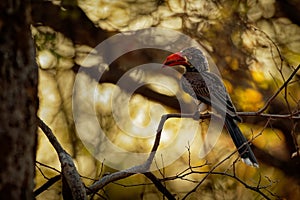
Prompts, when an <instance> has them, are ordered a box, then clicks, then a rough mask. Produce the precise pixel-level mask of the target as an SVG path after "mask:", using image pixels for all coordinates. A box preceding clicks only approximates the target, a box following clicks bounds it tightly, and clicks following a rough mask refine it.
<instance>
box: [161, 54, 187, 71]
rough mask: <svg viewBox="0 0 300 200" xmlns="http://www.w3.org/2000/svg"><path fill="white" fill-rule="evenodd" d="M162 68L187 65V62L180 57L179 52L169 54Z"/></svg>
mask: <svg viewBox="0 0 300 200" xmlns="http://www.w3.org/2000/svg"><path fill="white" fill-rule="evenodd" d="M163 64H164V66H163V67H167V66H175V65H187V64H188V62H187V60H186V58H185V57H183V56H182V55H181V53H180V52H178V53H174V54H171V55H169V56H168V57H167V59H166V60H165V61H164V63H163Z"/></svg>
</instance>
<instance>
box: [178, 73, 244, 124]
mask: <svg viewBox="0 0 300 200" xmlns="http://www.w3.org/2000/svg"><path fill="white" fill-rule="evenodd" d="M181 85H182V88H183V90H184V91H185V92H187V93H188V94H190V95H191V96H192V97H193V98H195V99H198V100H200V101H201V102H203V103H206V104H209V105H212V106H213V108H214V109H216V110H217V111H218V112H220V113H222V112H225V111H226V113H227V115H229V116H231V117H232V118H234V119H236V120H238V121H240V118H239V117H238V116H237V115H236V110H235V107H234V106H233V104H232V101H231V99H230V97H229V95H228V93H227V91H226V88H225V87H224V85H223V82H222V80H221V79H220V78H219V77H218V76H217V75H215V74H213V73H211V72H208V71H205V72H201V73H199V72H189V73H186V74H184V76H183V78H182V81H181Z"/></svg>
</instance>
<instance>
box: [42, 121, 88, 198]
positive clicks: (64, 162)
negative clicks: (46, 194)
mask: <svg viewBox="0 0 300 200" xmlns="http://www.w3.org/2000/svg"><path fill="white" fill-rule="evenodd" d="M38 123H39V127H40V128H41V129H42V130H43V132H44V133H45V135H46V136H47V138H48V139H49V141H50V143H51V144H52V146H53V147H54V149H55V150H56V153H57V154H58V157H59V160H60V163H61V168H62V175H63V177H62V178H64V179H65V180H66V183H67V187H69V189H70V191H71V193H72V197H73V199H78V200H79V199H86V190H85V188H84V185H83V183H82V181H81V179H80V176H79V174H78V172H77V169H76V167H75V165H74V162H73V160H72V158H71V156H70V155H69V154H68V153H67V152H66V151H65V150H64V149H63V147H62V146H61V145H60V143H59V142H58V140H57V139H56V137H55V136H54V134H53V133H52V131H51V129H50V128H49V127H48V126H47V125H46V124H45V123H44V122H43V121H42V120H41V119H40V118H38Z"/></svg>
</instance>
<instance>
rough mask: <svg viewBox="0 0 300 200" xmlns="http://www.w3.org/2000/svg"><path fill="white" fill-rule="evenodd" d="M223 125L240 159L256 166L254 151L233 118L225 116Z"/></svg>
mask: <svg viewBox="0 0 300 200" xmlns="http://www.w3.org/2000/svg"><path fill="white" fill-rule="evenodd" d="M225 126H226V128H227V130H228V132H229V134H230V136H231V138H232V140H233V142H234V144H235V146H236V148H237V149H238V152H239V154H240V156H241V158H242V160H243V161H244V162H245V163H246V164H247V165H250V166H253V167H258V162H257V160H256V158H255V155H254V153H253V152H252V150H251V147H250V145H249V144H248V143H247V139H246V138H245V136H244V135H243V134H242V132H241V130H240V129H239V127H238V126H237V124H236V122H235V121H234V119H232V118H231V117H226V120H225Z"/></svg>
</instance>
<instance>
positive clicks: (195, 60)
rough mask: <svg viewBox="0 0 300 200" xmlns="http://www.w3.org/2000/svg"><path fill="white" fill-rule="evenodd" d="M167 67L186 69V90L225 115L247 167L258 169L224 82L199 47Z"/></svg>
mask: <svg viewBox="0 0 300 200" xmlns="http://www.w3.org/2000/svg"><path fill="white" fill-rule="evenodd" d="M163 64H164V67H165V66H169V67H173V66H178V65H181V66H184V68H185V69H184V73H183V76H182V78H181V86H182V89H183V90H184V91H185V92H186V93H188V94H189V95H191V96H192V97H193V98H195V99H196V100H198V101H200V102H202V103H204V104H206V105H210V106H212V107H213V108H214V109H215V110H216V111H217V112H218V113H225V114H224V117H225V126H226V128H227V130H228V132H229V134H230V136H231V138H232V140H233V142H234V144H235V146H236V148H237V149H238V152H239V154H240V156H241V158H242V160H243V162H244V163H246V164H247V165H250V166H253V167H258V162H257V160H256V158H255V155H254V153H253V152H252V150H251V148H250V145H249V144H248V142H247V139H246V138H245V136H244V135H243V134H242V132H241V130H240V129H239V127H238V126H237V122H236V121H239V122H241V119H240V117H238V116H237V114H236V110H235V107H234V105H233V103H232V101H231V99H230V97H229V95H228V93H227V91H226V89H225V86H224V84H223V82H222V81H221V79H220V78H219V77H218V76H217V75H216V74H214V73H212V72H209V65H208V62H207V59H206V57H205V56H204V54H203V53H202V51H201V50H199V49H198V48H195V47H190V48H187V49H184V50H182V51H180V52H178V53H175V54H171V55H169V56H168V57H167V59H166V60H165V61H164V63H163Z"/></svg>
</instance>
